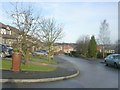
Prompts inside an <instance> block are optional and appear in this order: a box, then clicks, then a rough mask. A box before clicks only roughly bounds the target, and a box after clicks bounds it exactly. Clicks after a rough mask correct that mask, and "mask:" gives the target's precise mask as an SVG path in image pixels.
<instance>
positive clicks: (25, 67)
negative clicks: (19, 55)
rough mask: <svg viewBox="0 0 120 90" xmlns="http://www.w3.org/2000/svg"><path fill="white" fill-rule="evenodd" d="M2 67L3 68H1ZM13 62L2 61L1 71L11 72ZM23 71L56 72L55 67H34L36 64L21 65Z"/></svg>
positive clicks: (0, 63) (0, 62)
mask: <svg viewBox="0 0 120 90" xmlns="http://www.w3.org/2000/svg"><path fill="white" fill-rule="evenodd" d="M1 65H2V66H1ZM11 66H12V61H11V60H10V61H8V60H1V61H0V69H2V70H11ZM21 70H22V71H54V70H56V68H55V67H51V66H43V65H34V64H25V65H24V64H21Z"/></svg>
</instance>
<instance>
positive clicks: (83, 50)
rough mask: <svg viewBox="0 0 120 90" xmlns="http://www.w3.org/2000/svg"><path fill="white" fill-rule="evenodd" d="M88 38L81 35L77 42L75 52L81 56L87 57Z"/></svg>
mask: <svg viewBox="0 0 120 90" xmlns="http://www.w3.org/2000/svg"><path fill="white" fill-rule="evenodd" d="M89 41H90V38H89V36H88V35H83V36H81V37H80V38H79V39H78V40H77V42H76V43H77V46H76V50H77V52H78V53H79V54H81V55H83V56H85V57H86V56H87V53H88V45H89Z"/></svg>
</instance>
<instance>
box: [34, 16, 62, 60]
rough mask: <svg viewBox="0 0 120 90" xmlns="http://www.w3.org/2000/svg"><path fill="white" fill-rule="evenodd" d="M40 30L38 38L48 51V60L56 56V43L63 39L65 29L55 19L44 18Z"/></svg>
mask: <svg viewBox="0 0 120 90" xmlns="http://www.w3.org/2000/svg"><path fill="white" fill-rule="evenodd" d="M39 26H40V28H39V30H38V31H37V32H36V34H37V36H38V38H39V39H40V40H41V41H42V42H43V43H44V45H45V46H46V47H47V49H48V59H49V61H50V60H51V56H52V55H53V54H54V47H53V46H54V43H55V42H56V41H57V40H59V39H61V38H62V37H63V33H62V30H63V27H62V26H61V25H59V24H57V23H56V21H55V19H53V18H52V19H51V18H43V19H42V20H40V21H39Z"/></svg>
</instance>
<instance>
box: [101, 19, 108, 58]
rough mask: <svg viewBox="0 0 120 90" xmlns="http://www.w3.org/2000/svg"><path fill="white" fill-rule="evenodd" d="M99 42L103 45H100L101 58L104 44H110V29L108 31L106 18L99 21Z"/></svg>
mask: <svg viewBox="0 0 120 90" xmlns="http://www.w3.org/2000/svg"><path fill="white" fill-rule="evenodd" d="M99 42H100V44H101V45H102V46H103V47H102V52H103V58H104V56H105V55H104V54H105V52H104V51H105V48H106V46H108V45H110V31H109V24H108V23H107V21H106V20H104V21H103V22H102V23H101V26H100V31H99Z"/></svg>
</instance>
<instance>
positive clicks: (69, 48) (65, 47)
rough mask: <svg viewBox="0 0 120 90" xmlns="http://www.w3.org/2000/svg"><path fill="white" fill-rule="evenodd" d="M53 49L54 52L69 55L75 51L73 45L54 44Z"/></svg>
mask: <svg viewBox="0 0 120 90" xmlns="http://www.w3.org/2000/svg"><path fill="white" fill-rule="evenodd" d="M54 47H55V51H56V52H59V51H62V52H64V53H70V52H71V51H75V44H74V43H56V44H55V46H54Z"/></svg>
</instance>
